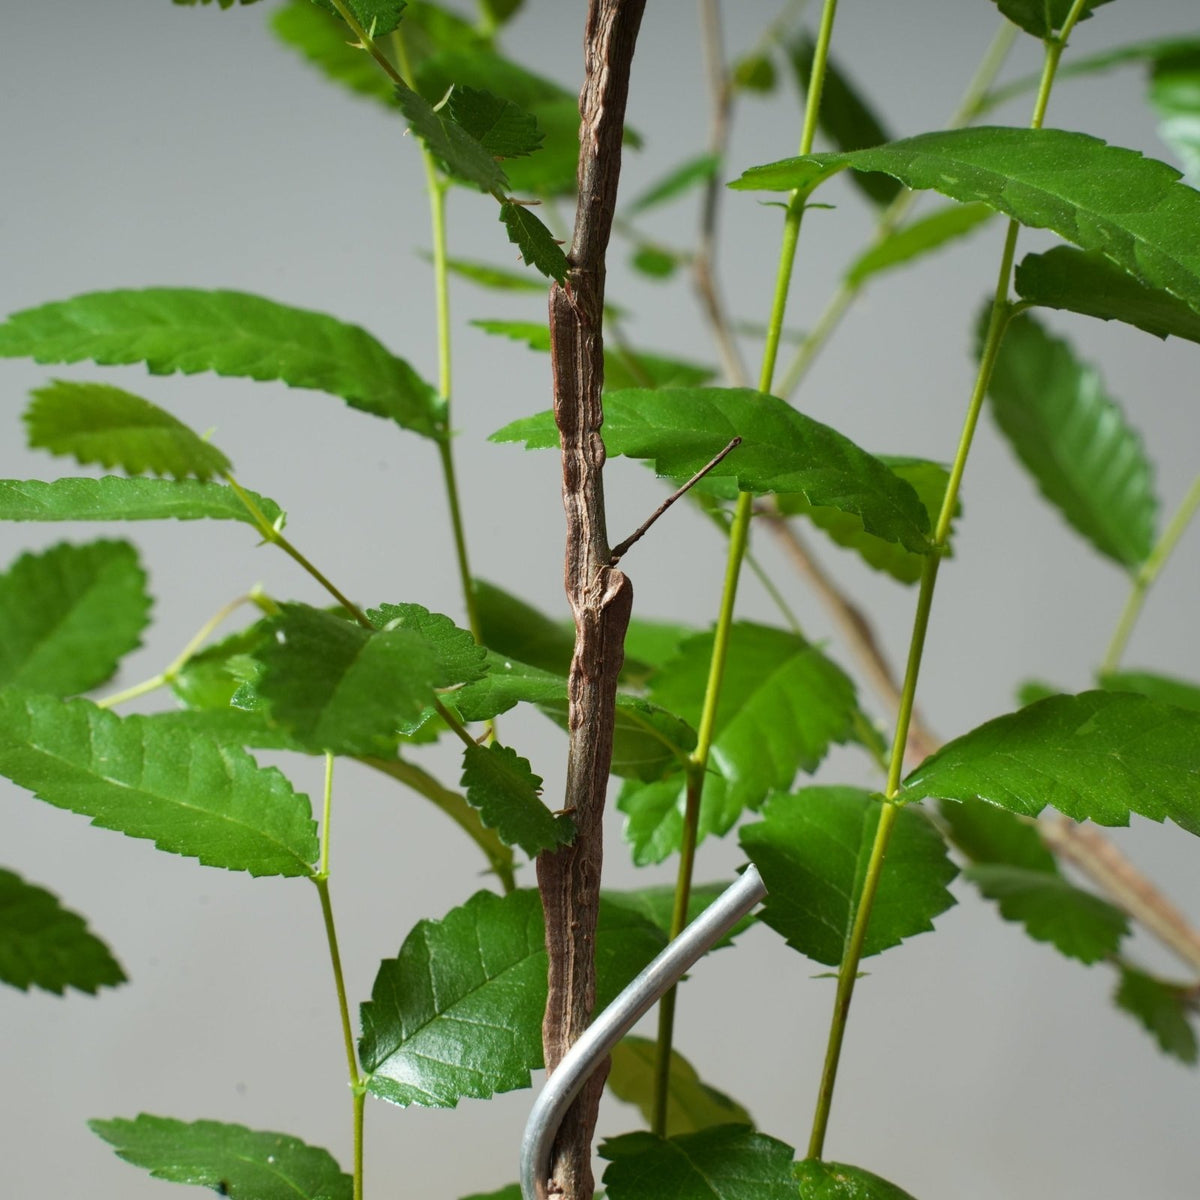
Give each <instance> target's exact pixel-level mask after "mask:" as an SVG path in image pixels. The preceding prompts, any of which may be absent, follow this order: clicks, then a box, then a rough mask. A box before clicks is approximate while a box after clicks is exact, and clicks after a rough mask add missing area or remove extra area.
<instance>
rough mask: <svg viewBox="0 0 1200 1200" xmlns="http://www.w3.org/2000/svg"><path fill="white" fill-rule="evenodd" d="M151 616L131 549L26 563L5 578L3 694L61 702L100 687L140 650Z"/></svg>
mask: <svg viewBox="0 0 1200 1200" xmlns="http://www.w3.org/2000/svg"><path fill="white" fill-rule="evenodd" d="M149 615H150V597H149V596H148V595H147V594H146V574H145V572H144V571H143V570H142V568H141V565H140V563H139V562H138V557H137V551H136V550H135V549H134V548H133V547H132V546H131V545H129V543H128V542H91V543H89V544H88V545H86V546H71V545H67V544H65V543H64V544H62V545H59V546H54V547H52V548H51V549H49V550H45V551H43V552H42V553H41V554H26V555H23V556H22V557H21V558H19V559H17V561H16V562H15V563H13V565H12V566H11V567H10V568H9V570H8V572H7V573H6V574H4V575H0V629H2V630H3V631H4V633H3V636H2V637H0V686H6V685H9V684H14V685H16V686H17V687H23V688H28V689H30V690H32V691H39V692H47V693H51V694H53V695H57V696H68V695H71V694H72V693H74V692H85V691H87V690H89V689H90V688H94V687H98V686H99V685H100V684H102V683H103V682H104V681H105V680H106V679H108V678H110V677H111V676H112V674H113V673H114V672H115V671H116V669H117V664H118V663H119V662H120V660H121V658H122V657H123V656H124V655H126V654H128V653H129V652H130V651H131V650H134V649H136V648H137V647H138V646H139V645H140V644H141V635H142V631H143V630H144V629H145V628H146V625H147V623H148V621H149Z"/></svg>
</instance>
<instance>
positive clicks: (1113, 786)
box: [902, 692, 1200, 834]
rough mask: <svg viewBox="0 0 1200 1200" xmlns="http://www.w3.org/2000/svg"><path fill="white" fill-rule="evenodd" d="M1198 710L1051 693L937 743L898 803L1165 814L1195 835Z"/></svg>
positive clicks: (1103, 816) (1116, 815) (1112, 820)
mask: <svg viewBox="0 0 1200 1200" xmlns="http://www.w3.org/2000/svg"><path fill="white" fill-rule="evenodd" d="M1198 785H1200V713H1194V712H1188V711H1186V710H1185V709H1180V708H1174V707H1172V706H1170V705H1165V704H1158V703H1156V702H1155V701H1153V700H1149V699H1147V698H1146V697H1145V696H1137V695H1134V694H1133V693H1130V692H1082V693H1080V694H1079V695H1078V696H1051V697H1050V698H1049V699H1048V700H1039V701H1038V702H1037V703H1036V704H1030V705H1028V706H1027V707H1025V708H1022V709H1020V710H1018V711H1017V712H1014V713H1008V714H1007V715H1006V716H1002V717H997V718H996V719H995V720H992V721H988V722H987V723H986V724H984V725H980V726H979V727H978V728H977V729H973V730H971V732H970V733H966V734H964V735H963V736H962V737H959V738H955V740H954V741H952V742H949V743H947V744H946V745H945V746H943V747H942V748H941V749H940V750H939V751H938V752H937V753H936V754H932V755H930V756H929V758H927V759H926V760H925V761H924V762H923V763H922V764H921V765H920V766H919V767H918V768H917V769H916V770H915V771H914V772H912V774H910V775H909V776H908V779H907V780H906V781H905V785H904V792H903V793H902V795H903V798H904V799H905V800H923V799H925V798H927V797H937V798H939V799H943V800H960V799H963V798H964V797H974V796H977V797H979V799H981V800H987V801H988V802H990V803H992V804H998V805H999V806H1000V807H1001V808H1006V809H1008V810H1009V812H1015V813H1021V814H1023V815H1025V816H1028V817H1035V816H1037V814H1038V813H1040V812H1041V811H1042V809H1043V808H1046V807H1050V808H1055V809H1057V810H1058V811H1059V812H1061V813H1063V814H1065V815H1066V816H1068V817H1071V818H1072V819H1073V820H1076V821H1089V820H1090V821H1095V822H1096V823H1097V824H1099V825H1125V824H1128V821H1129V814H1130V813H1140V814H1141V815H1142V816H1143V817H1148V818H1149V819H1150V820H1151V821H1162V820H1164V819H1165V818H1167V817H1169V818H1170V819H1171V820H1172V821H1174V822H1175V823H1176V824H1177V825H1179V826H1181V827H1182V828H1184V829H1186V830H1187V831H1188V832H1189V833H1195V834H1200V786H1198Z"/></svg>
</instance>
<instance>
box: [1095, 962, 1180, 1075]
mask: <svg viewBox="0 0 1200 1200" xmlns="http://www.w3.org/2000/svg"><path fill="white" fill-rule="evenodd" d="M1120 972H1121V981H1120V983H1119V984H1118V985H1117V992H1116V995H1115V996H1114V997H1113V999H1114V1001H1115V1002H1116V1005H1117V1007H1118V1008H1119V1009H1121V1010H1122V1011H1124V1012H1127V1013H1129V1015H1130V1016H1132V1017H1133V1018H1134V1020H1135V1021H1137V1022H1138V1024H1139V1025H1141V1026H1142V1028H1143V1029H1145V1030H1146V1032H1147V1033H1149V1034H1150V1036H1151V1037H1153V1038H1154V1040H1155V1041H1156V1042H1157V1043H1158V1048H1159V1049H1160V1050H1161V1051H1162V1052H1163V1053H1164V1054H1169V1055H1171V1057H1172V1058H1177V1059H1179V1061H1180V1062H1184V1063H1187V1064H1188V1065H1189V1066H1194V1065H1195V1063H1196V1060H1197V1058H1198V1057H1200V1047H1198V1046H1197V1040H1196V1029H1195V1026H1194V1024H1193V1022H1194V1021H1195V1019H1196V1012H1197V1001H1196V989H1195V988H1194V987H1189V986H1187V985H1180V984H1176V983H1168V982H1167V981H1166V980H1163V979H1157V978H1155V976H1153V975H1148V974H1147V973H1146V972H1144V971H1139V970H1137V969H1136V968H1134V967H1131V966H1129V965H1128V964H1124V963H1123V964H1121V967H1120Z"/></svg>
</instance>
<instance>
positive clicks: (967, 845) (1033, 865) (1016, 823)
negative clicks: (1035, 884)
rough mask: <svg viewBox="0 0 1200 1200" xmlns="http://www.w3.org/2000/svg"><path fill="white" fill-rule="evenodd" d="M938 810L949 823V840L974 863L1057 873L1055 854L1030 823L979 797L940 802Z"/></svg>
mask: <svg viewBox="0 0 1200 1200" xmlns="http://www.w3.org/2000/svg"><path fill="white" fill-rule="evenodd" d="M939 811H940V814H941V817H942V820H943V821H945V823H946V824H947V825H948V826H949V829H950V839H951V841H953V842H954V844H955V845H956V846H957V847H958V848H959V849H960V850H961V851H962V852H963V853H964V854H966V855H967V857H968V858H970V859H972V860H973V861H974V862H976V863H1000V864H1003V865H1005V866H1010V867H1020V868H1022V869H1023V870H1026V871H1042V872H1044V873H1047V874H1051V875H1055V874H1057V873H1058V867H1057V865H1056V864H1055V861H1054V855H1053V854H1051V853H1050V851H1049V850H1047V849H1046V844H1045V843H1044V842H1043V841H1042V839H1041V837H1040V836H1039V835H1038V831H1037V827H1036V826H1035V825H1034V824H1033V823H1032V822H1030V821H1023V820H1021V818H1020V817H1017V816H1014V815H1013V814H1012V813H1010V812H1006V811H1005V810H1004V809H1002V808H997V807H996V806H995V805H994V804H985V803H984V802H983V801H982V800H963V801H962V802H961V803H954V804H943V805H942V806H941V808H940V810H939Z"/></svg>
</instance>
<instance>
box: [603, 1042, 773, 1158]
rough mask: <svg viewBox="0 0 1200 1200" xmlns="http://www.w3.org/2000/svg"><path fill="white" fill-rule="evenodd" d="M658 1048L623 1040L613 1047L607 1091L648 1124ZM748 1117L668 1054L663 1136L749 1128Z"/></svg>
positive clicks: (675, 1055)
mask: <svg viewBox="0 0 1200 1200" xmlns="http://www.w3.org/2000/svg"><path fill="white" fill-rule="evenodd" d="M657 1062H658V1045H657V1043H656V1042H653V1041H651V1040H650V1038H642V1037H632V1036H630V1037H626V1038H623V1039H622V1040H621V1041H620V1042H618V1043H617V1045H616V1046H615V1047H614V1049H613V1052H612V1066H611V1067H610V1068H609V1072H608V1087H609V1090H610V1091H611V1092H612V1094H613V1095H614V1096H616V1098H617V1099H618V1100H624V1101H625V1103H626V1104H634V1105H636V1106H637V1108H638V1109H639V1110H640V1112H641V1114H642V1116H643V1117H644V1118H645V1120H646V1122H647V1123H648V1124H649V1123H650V1122H651V1121H653V1119H654V1087H655V1083H654V1075H655V1066H656V1063H657ZM753 1124H754V1122H753V1121H752V1120H751V1119H750V1114H749V1113H748V1112H747V1111H746V1110H745V1109H744V1108H743V1107H742V1106H741V1105H740V1104H739V1103H738V1102H737V1101H736V1100H732V1099H730V1097H728V1096H727V1095H725V1093H724V1092H719V1091H717V1089H716V1088H711V1087H709V1086H708V1085H707V1084H705V1083H703V1082H702V1081H701V1079H700V1076H699V1075H698V1074H697V1073H696V1068H695V1067H693V1066H692V1064H691V1063H690V1062H688V1060H687V1059H686V1058H684V1057H683V1055H682V1054H680V1053H679V1052H678V1051H676V1050H672V1051H671V1075H670V1084H669V1086H668V1088H667V1122H666V1132H667V1136H668V1137H670V1136H672V1135H674V1134H677V1133H695V1132H696V1131H697V1130H699V1129H707V1128H709V1127H710V1126H712V1125H753Z"/></svg>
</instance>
